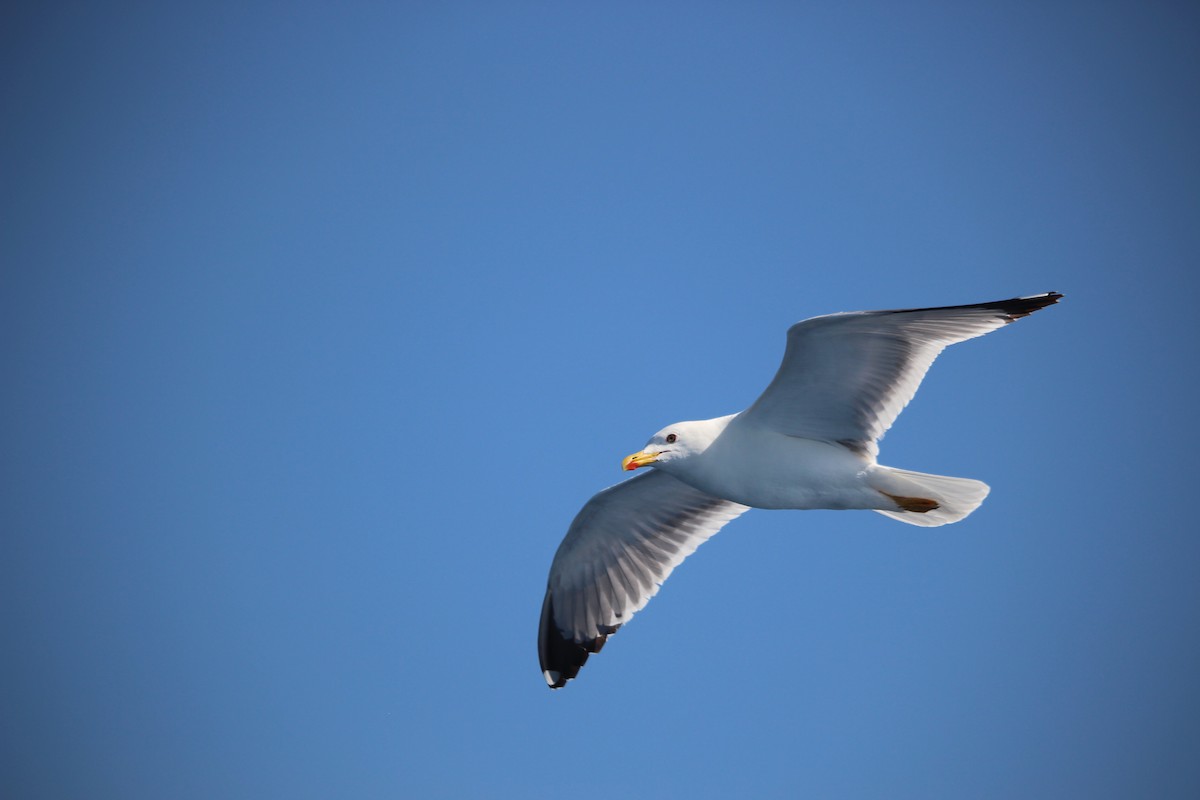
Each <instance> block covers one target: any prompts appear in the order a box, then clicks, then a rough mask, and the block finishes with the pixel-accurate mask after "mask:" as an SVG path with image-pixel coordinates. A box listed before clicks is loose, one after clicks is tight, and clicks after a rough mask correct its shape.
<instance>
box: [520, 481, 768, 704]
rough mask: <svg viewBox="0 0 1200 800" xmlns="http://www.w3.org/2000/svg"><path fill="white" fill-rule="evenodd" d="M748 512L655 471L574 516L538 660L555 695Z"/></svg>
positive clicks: (557, 564) (554, 570)
mask: <svg viewBox="0 0 1200 800" xmlns="http://www.w3.org/2000/svg"><path fill="white" fill-rule="evenodd" d="M746 509H747V506H743V505H739V504H738V503H731V502H729V501H728V500H722V499H720V498H718V497H713V496H712V495H709V494H705V493H704V492H701V491H700V490H698V489H693V488H692V487H691V486H688V485H687V484H686V483H684V482H682V481H680V480H677V479H675V478H673V477H671V476H670V475H668V474H666V473H665V472H660V471H658V470H652V471H650V472H647V473H646V474H644V475H639V476H637V477H636V478H632V479H631V480H627V481H625V482H623V483H618V484H617V485H616V486H612V487H609V488H608V489H605V490H604V491H602V492H600V493H599V494H597V495H596V496H595V497H593V498H592V499H591V500H589V501H588V502H587V504H586V505H585V506H584V507H583V508H582V509H581V510H580V512H579V514H578V515H576V517H575V520H574V522H572V523H571V527H570V528H569V529H568V530H567V535H566V538H564V539H563V541H562V544H561V545H559V548H558V552H557V553H556V554H555V556H554V562H553V563H552V564H551V565H550V579H549V581H548V582H547V586H546V599H545V602H544V603H543V604H542V621H541V626H540V628H539V630H538V658H539V660H540V661H541V665H542V674H543V675H544V676H545V678H546V683H548V684H549V685H550V688H552V689H557V688H559V687H561V686H564V685H565V684H566V682H567V681H569V680H571V679H572V678H574V677H575V676H576V675H578V674H579V669H580V668H581V667H582V666H583V663H584V662H585V661H587V657H588V654H589V653H596V652H599V651H600V648H601V647H602V646H603V645H604V642H605V640H606V639H607V637H608V635H609V634H611V633H614V632H615V631H616V630H617V628H619V627H621V625H623V624H624V623H625V622H627V621H628V620H629V618H630V617H632V616H633V614H634V612H636V611H639V610H640V609H641V608H642V606H644V605H646V603H647V602H648V601H649V600H650V598H651V597H653V596H654V595H655V593H657V592H658V587H659V586H660V585H661V584H662V582H663V581H665V580H666V579H667V576H668V575H670V574H671V570H673V569H675V567H676V566H678V565H679V563H680V562H681V561H683V560H684V559H685V558H687V557H688V556H689V555H691V554H692V553H693V552H695V550H696V548H697V547H699V546H700V545H701V544H702V543H703V542H704V541H705V540H707V539H708V538H709V537H710V536H712V535H713V534H715V533H716V532H717V531H719V530H720V529H721V528H722V527H723V526H724V525H725V523H727V522H729V521H730V520H732V519H734V518H735V517H737V516H738V515H740V514H742V513H743V512H745V511H746Z"/></svg>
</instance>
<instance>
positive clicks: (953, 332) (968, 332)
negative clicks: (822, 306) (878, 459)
mask: <svg viewBox="0 0 1200 800" xmlns="http://www.w3.org/2000/svg"><path fill="white" fill-rule="evenodd" d="M1060 297H1062V295H1061V294H1058V293H1057V292H1047V293H1045V294H1038V295H1033V296H1031V297H1017V298H1013V299H1012V300H999V301H997V302H994V303H978V304H976V305H968V306H946V307H943V308H912V309H901V310H896V311H858V312H852V313H845V314H830V315H828V316H823V317H813V318H812V319H808V320H804V321H803V322H798V323H796V324H795V325H793V326H792V327H791V328H790V329H789V330H788V335H787V349H786V351H785V352H784V354H783V364H782V365H780V367H779V372H777V373H776V374H775V378H774V380H772V381H771V384H770V385H769V386H768V387H767V389H766V391H764V392H763V393H762V396H760V397H759V398H758V400H756V401H755V403H754V405H752V406H750V408H748V409H746V411H745V412H743V413H742V415H741V417H742V419H743V421H745V422H754V423H755V424H758V425H762V426H764V427H768V428H771V429H772V430H777V431H779V432H781V433H786V434H788V435H790V436H801V437H804V438H808V439H821V440H825V441H835V442H841V443H843V444H845V445H847V446H849V447H853V448H855V449H858V450H860V451H862V452H864V453H869V454H870V455H872V456H874V455H875V454H876V453H877V451H878V448H877V446H876V444H875V443H876V441H877V440H878V439H879V437H881V436H882V435H883V434H884V432H885V431H886V430H887V429H888V428H890V427H891V425H892V423H893V422H894V421H895V420H896V417H897V416H899V414H900V412H901V411H902V410H903V409H904V407H905V406H906V405H908V401H909V400H911V399H912V398H913V395H914V394H916V391H917V387H918V386H920V384H921V379H922V378H924V377H925V372H926V371H927V370H928V369H929V365H930V364H932V363H933V360H934V359H935V358H937V356H938V354H939V353H940V352H942V349H943V348H945V347H946V346H947V345H951V344H954V343H955V342H961V341H964V340H966V339H972V338H974V337H976V336H982V335H983V334H985V333H989V332H991V331H994V330H996V329H997V328H1000V327H1002V326H1004V325H1007V324H1008V323H1010V322H1012V321H1014V320H1017V319H1020V318H1021V317H1024V316H1028V315H1029V314H1032V313H1033V312H1035V311H1037V310H1039V309H1042V308H1045V307H1046V306H1048V305H1051V304H1053V303H1056V302H1058V299H1059V298H1060Z"/></svg>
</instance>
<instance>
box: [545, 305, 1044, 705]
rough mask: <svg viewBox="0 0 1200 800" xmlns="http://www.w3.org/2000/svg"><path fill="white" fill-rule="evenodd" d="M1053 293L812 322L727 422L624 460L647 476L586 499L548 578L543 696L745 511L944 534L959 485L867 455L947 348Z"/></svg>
mask: <svg viewBox="0 0 1200 800" xmlns="http://www.w3.org/2000/svg"><path fill="white" fill-rule="evenodd" d="M1061 297H1062V295H1061V294H1058V293H1057V292H1047V293H1045V294H1038V295H1032V296H1030V297H1017V298H1013V299H1012V300H999V301H996V302H994V303H977V304H975V305H965V306H946V307H943V308H910V309H901V310H895V311H858V312H851V313H842V314H829V315H827V316H821V317H814V318H812V319H807V320H804V321H803V322H798V323H796V324H795V325H793V326H792V327H791V328H790V329H789V330H788V333H787V349H786V350H785V351H784V354H783V364H782V365H780V367H779V372H777V373H776V374H775V378H774V380H772V381H771V384H770V385H769V386H767V388H766V391H764V392H763V393H762V395H761V396H760V397H759V398H758V400H756V401H755V402H754V405H752V406H750V407H749V408H748V409H746V410H745V411H743V412H741V413H740V414H730V415H729V416H725V417H717V418H716V419H708V420H697V421H692V422H677V423H675V424H674V425H668V426H667V427H665V428H663V429H662V430H661V431H659V432H658V433H656V434H654V435H653V436H651V437H650V441H649V442H647V443H646V446H645V447H644V448H642V450H641V451H639V452H637V453H634V454H633V455H631V456H628V457H626V458H625V460H624V461H623V462H622V466H623V467H624V468H625V469H626V470H635V469H638V468H639V467H647V466H653V469H652V470H648V471H647V472H646V473H643V474H641V475H638V476H637V477H634V478H632V479H630V480H627V481H624V482H622V483H618V484H617V485H616V486H611V487H609V488H608V489H605V490H604V491H602V492H600V493H599V494H597V495H596V496H595V497H593V498H592V499H591V500H589V501H588V502H587V504H586V505H585V506H584V507H583V508H582V509H581V510H580V512H579V514H578V515H577V516H576V517H575V520H574V521H573V522H572V523H571V527H570V528H569V529H568V530H567V535H566V537H565V538H564V539H563V541H562V544H561V545H559V548H558V552H557V553H555V555H554V561H553V563H552V564H551V565H550V578H549V580H548V582H547V586H546V599H545V601H544V602H543V604H542V618H541V625H540V627H539V630H538V658H539V660H540V661H541V666H542V675H543V676H544V677H545V679H546V683H547V684H549V686H550V688H551V689H558V688H560V687H562V686H564V685H566V683H567V681H569V680H571V679H572V678H574V677H575V676H576V675H578V674H579V670H580V668H581V667H582V666H583V664H584V662H585V661H587V658H588V655H589V654H590V653H597V652H599V651H600V648H601V647H602V646H603V645H604V642H605V641H606V640H607V638H608V636H609V635H611V634H612V633H615V632H616V630H617V629H618V628H619V627H621V625H623V624H624V623H626V622H628V621H629V618H630V617H632V616H633V615H634V613H635V612H637V611H639V610H641V608H642V607H643V606H644V605H646V603H647V602H648V601H649V600H650V598H651V597H653V596H654V595H655V593H656V592H657V591H658V587H659V586H660V585H661V584H662V582H663V581H665V580H666V579H667V576H668V575H670V574H671V570H673V569H675V567H677V566H678V565H679V563H680V562H681V561H683V560H684V559H685V558H687V557H688V556H689V555H691V554H692V553H693V552H694V551H695V550H696V548H697V547H699V546H700V545H701V544H702V543H703V542H704V541H705V540H707V539H708V538H709V537H710V536H712V535H713V534H715V533H716V532H717V531H719V530H720V529H721V528H722V527H724V525H725V524H726V523H727V522H729V521H730V520H732V519H734V518H736V517H738V516H740V515H741V514H743V513H744V512H746V511H747V510H748V509H750V508H796V509H807V508H833V509H870V510H871V511H877V512H879V513H880V514H883V515H885V516H888V517H891V518H893V519H898V520H900V521H901V522H907V523H909V524H911V525H922V526H925V527H933V526H936V525H945V524H947V523H950V522H957V521H958V520H960V519H962V518H963V517H965V516H967V515H968V514H970V513H971V512H972V511H974V510H975V509H976V508H978V507H979V504H980V503H982V502H983V499H984V498H985V497H986V496H987V493H988V486H987V484H985V483H982V482H980V481H976V480H971V479H970V478H950V477H946V476H944V475H928V474H925V473H921V472H910V471H908V470H903V469H895V468H893V467H885V466H883V465H881V464H878V463H876V460H875V458H876V456H877V455H878V453H879V447H878V444H877V443H878V440H879V439H880V438H881V437H882V436H883V434H884V432H885V431H887V429H888V428H889V427H891V425H892V423H893V422H894V421H895V419H896V417H897V416H898V415H899V414H900V412H901V410H903V409H904V407H905V406H906V405H908V401H909V400H911V399H912V398H913V395H914V394H916V391H917V387H918V386H919V385H920V383H921V379H922V378H924V377H925V372H926V371H927V370H928V369H929V366H930V365H931V364H932V363H933V360H934V359H935V358H937V356H938V353H940V352H941V351H942V349H943V348H944V347H946V346H947V345H951V344H954V343H955V342H961V341H964V340H966V339H972V338H974V337H976V336H982V335H983V334H985V333H989V332H991V331H994V330H996V329H997V328H1000V327H1002V326H1004V325H1007V324H1008V323H1010V322H1013V321H1014V320H1017V319H1020V318H1021V317H1025V316H1028V315H1030V314H1032V313H1033V312H1035V311H1038V310H1039V309H1042V308H1045V307H1046V306H1049V305H1052V304H1054V303H1057V302H1058V300H1059V298H1061Z"/></svg>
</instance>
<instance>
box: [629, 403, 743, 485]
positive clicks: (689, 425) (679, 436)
mask: <svg viewBox="0 0 1200 800" xmlns="http://www.w3.org/2000/svg"><path fill="white" fill-rule="evenodd" d="M733 417H734V415H732V414H731V415H729V416H728V417H717V418H716V419H702V420H693V421H691V422H676V423H675V424H674V425H668V426H667V427H665V428H663V429H662V430H661V431H659V432H658V433H656V434H654V435H653V436H651V437H650V441H648V442H646V446H645V447H643V448H642V449H641V451H640V452H637V453H634V454H633V455H631V456H626V457H625V459H624V460H623V461H622V462H621V466H622V467H623V468H624V469H627V470H633V469H637V468H638V467H645V466H648V465H650V464H653V465H654V466H656V467H661V468H663V470H665V471H667V472H670V471H671V468H672V467H673V466H677V465H678V464H679V463H681V462H683V461H685V460H687V459H689V458H691V457H693V456H698V455H700V454H701V453H703V452H704V451H705V450H707V449H708V446H709V445H710V444H712V443H713V442H714V441H716V438H717V437H718V436H720V435H721V431H723V430H725V426H726V425H728V424H729V420H731V419H733ZM672 462H675V463H674V464H672Z"/></svg>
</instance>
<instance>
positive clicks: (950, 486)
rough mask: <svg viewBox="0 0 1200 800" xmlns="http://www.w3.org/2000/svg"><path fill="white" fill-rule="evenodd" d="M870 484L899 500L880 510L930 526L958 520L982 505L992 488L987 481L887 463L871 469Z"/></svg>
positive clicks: (893, 516)
mask: <svg viewBox="0 0 1200 800" xmlns="http://www.w3.org/2000/svg"><path fill="white" fill-rule="evenodd" d="M870 484H871V487H872V488H873V489H875V490H876V491H878V492H881V493H882V494H884V495H886V496H887V497H888V498H890V499H891V501H892V502H893V503H895V508H894V509H883V508H879V509H876V511H878V512H879V513H880V514H883V515H884V516H887V517H891V518H892V519H898V520H900V521H901V522H907V523H908V524H909V525H921V526H923V527H926V528H933V527H936V526H938V525H946V524H948V523H951V522H958V521H959V520H960V519H962V518H963V517H965V516H967V515H968V514H970V513H971V512H972V511H974V510H975V509H977V508H979V504H980V503H982V502H983V498H985V497H987V495H988V492H989V491H991V489H989V488H988V485H987V484H986V483H984V482H983V481H976V480H972V479H970V478H950V477H947V476H946V475H928V474H926V473H924V472H910V471H908V470H906V469H894V468H892V467H883V466H876V467H875V469H873V470H872V471H871V478H870Z"/></svg>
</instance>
